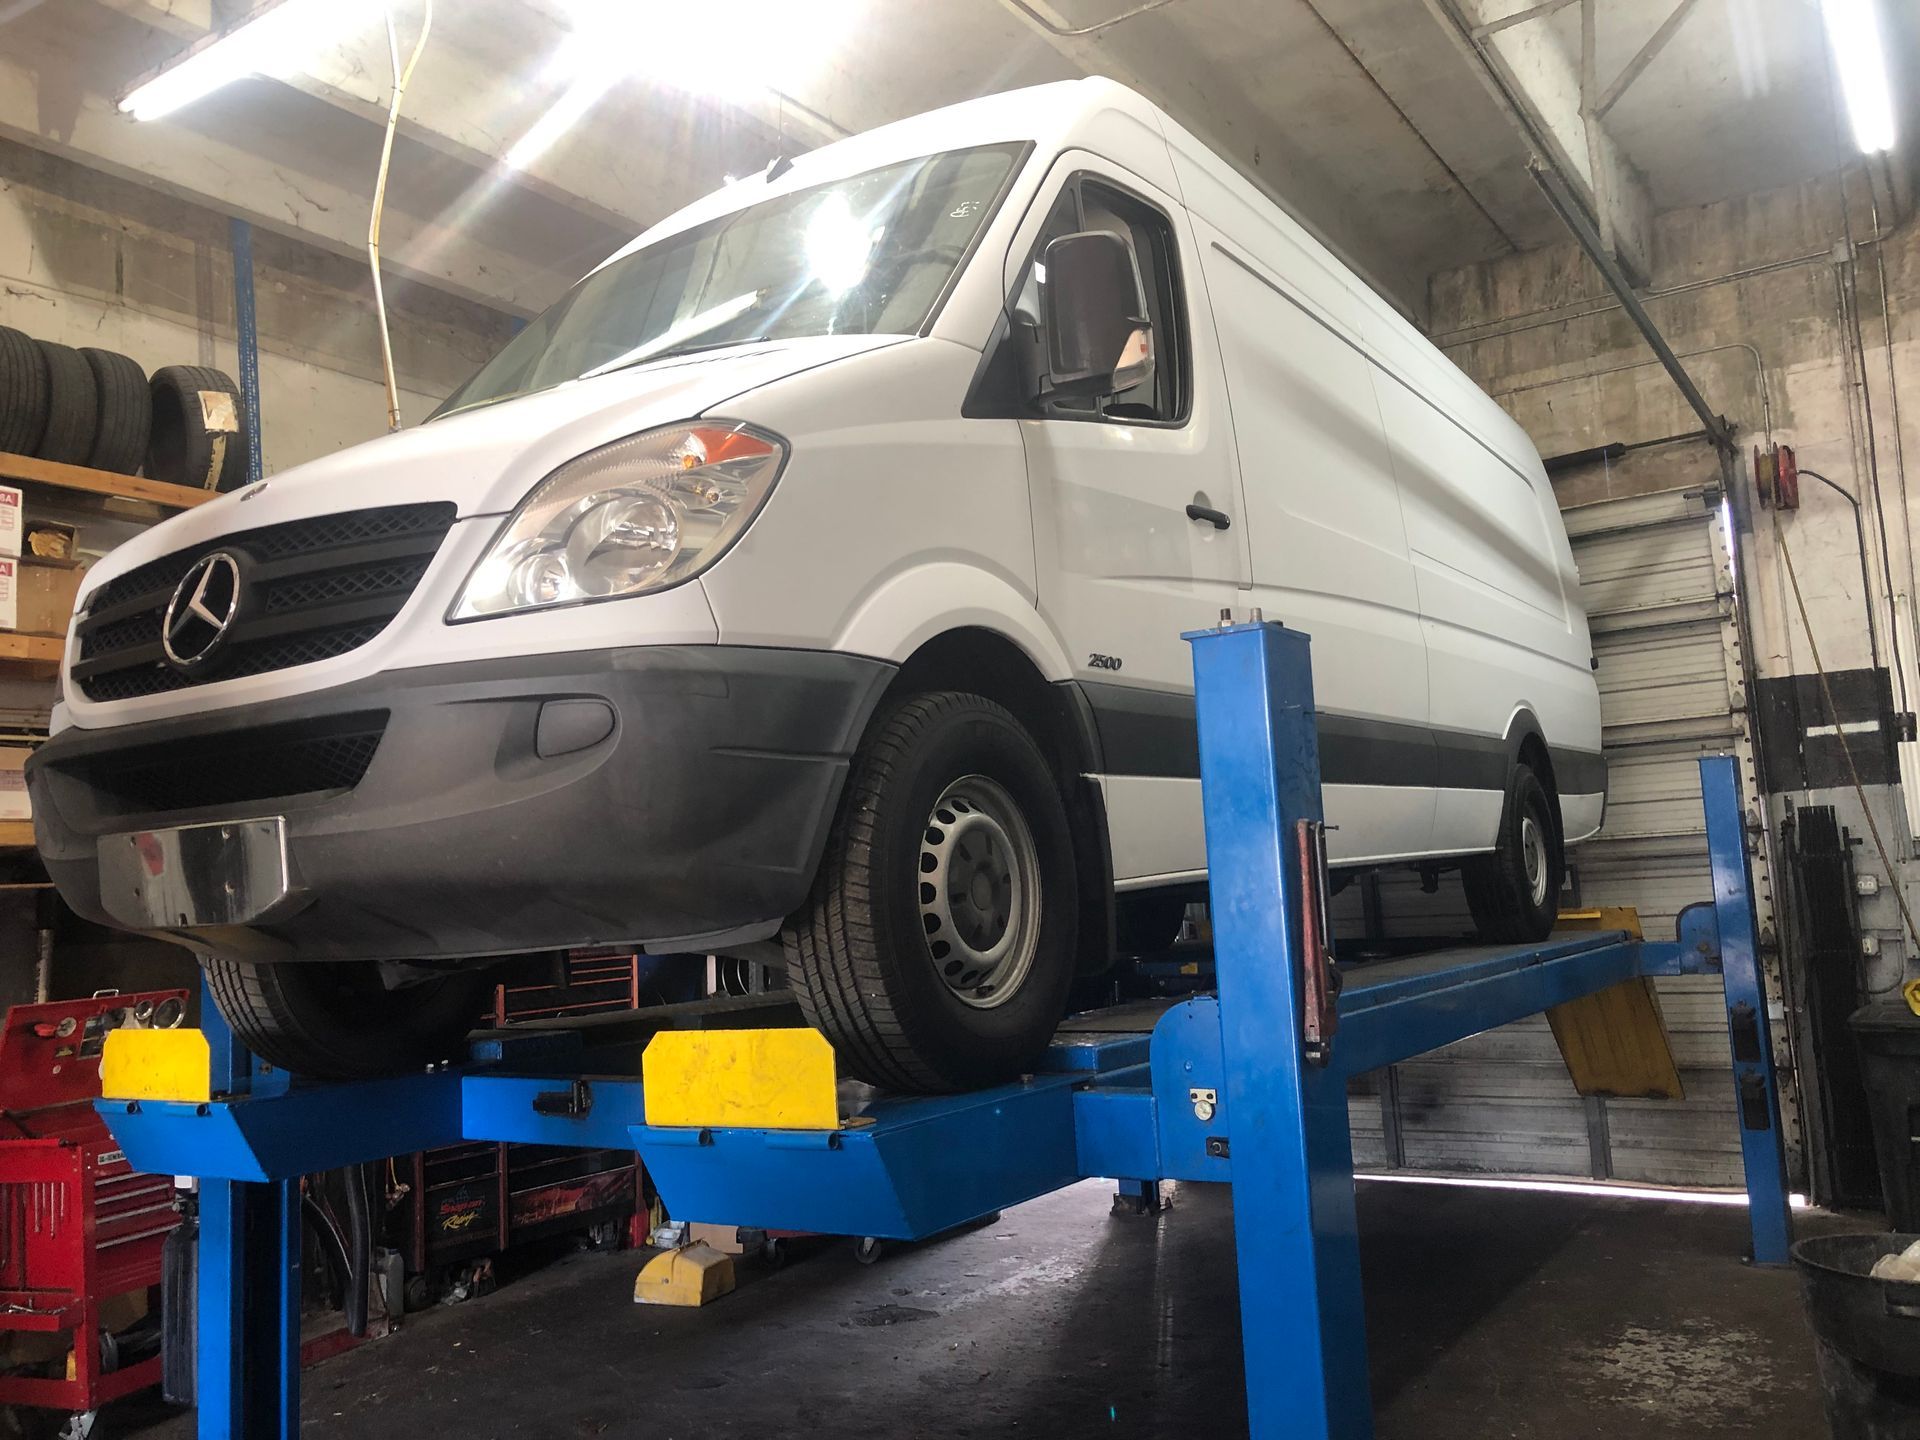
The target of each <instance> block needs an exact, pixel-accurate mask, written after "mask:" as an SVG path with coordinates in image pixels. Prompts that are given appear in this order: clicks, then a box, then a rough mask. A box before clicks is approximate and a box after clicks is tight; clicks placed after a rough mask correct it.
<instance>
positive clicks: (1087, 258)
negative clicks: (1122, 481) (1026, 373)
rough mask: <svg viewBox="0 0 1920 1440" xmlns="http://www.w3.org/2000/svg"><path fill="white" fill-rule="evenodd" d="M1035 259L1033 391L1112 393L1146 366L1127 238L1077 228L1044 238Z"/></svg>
mask: <svg viewBox="0 0 1920 1440" xmlns="http://www.w3.org/2000/svg"><path fill="white" fill-rule="evenodd" d="M1041 264H1042V266H1043V267H1044V269H1043V271H1042V277H1041V281H1040V314H1041V317H1042V324H1041V336H1040V337H1038V338H1040V341H1041V343H1040V344H1039V345H1038V346H1037V347H1036V351H1037V353H1036V354H1035V356H1034V360H1035V361H1036V362H1037V363H1036V364H1035V365H1034V367H1033V368H1034V371H1035V374H1034V376H1033V380H1034V384H1033V391H1034V394H1035V396H1036V397H1037V398H1039V399H1043V400H1044V399H1050V398H1053V397H1055V396H1096V397H1097V396H1107V395H1117V394H1119V393H1120V392H1121V391H1123V390H1130V389H1132V388H1133V387H1134V386H1135V385H1138V384H1140V383H1141V382H1142V381H1143V380H1145V379H1146V378H1147V377H1148V376H1149V375H1151V374H1152V373H1153V363H1154V354H1153V327H1152V325H1151V324H1150V323H1149V322H1148V320H1147V298H1146V290H1145V287H1143V286H1142V285H1141V283H1140V261H1139V258H1138V257H1137V256H1135V254H1134V253H1133V246H1132V245H1131V244H1129V243H1128V242H1127V241H1126V240H1125V239H1123V238H1122V237H1121V236H1119V235H1115V234H1113V233H1112V232H1111V231H1108V230H1082V231H1079V232H1077V233H1076V234H1072V235H1061V236H1058V237H1056V238H1055V239H1053V240H1052V241H1050V242H1049V243H1048V245H1047V248H1046V251H1045V253H1044V254H1043V255H1042V257H1041Z"/></svg>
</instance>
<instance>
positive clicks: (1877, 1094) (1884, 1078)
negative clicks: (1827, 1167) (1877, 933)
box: [1847, 1000, 1920, 1231]
mask: <svg viewBox="0 0 1920 1440" xmlns="http://www.w3.org/2000/svg"><path fill="white" fill-rule="evenodd" d="M1847 1024H1848V1026H1849V1027H1850V1028H1851V1029H1852V1031H1853V1041H1854V1044H1855V1045H1856V1046H1857V1047H1858V1048H1859V1051H1860V1081H1861V1084H1862V1085H1863V1086H1865V1088H1866V1092H1867V1110H1868V1112H1869V1113H1870V1115H1871V1116H1872V1119H1873V1151H1874V1155H1875V1157H1876V1158H1877V1159H1878V1160H1879V1162H1880V1189H1881V1192H1882V1194H1883V1195H1884V1196H1885V1199H1886V1209H1887V1224H1888V1225H1889V1226H1891V1227H1892V1228H1893V1229H1895V1230H1907V1231H1920V1145H1916V1144H1915V1143H1914V1139H1913V1137H1914V1136H1915V1135H1916V1134H1920V1015H1915V1014H1914V1013H1913V1011H1911V1010H1909V1009H1908V1008H1907V1003H1906V1001H1904V1000H1882V1001H1878V1002H1876V1003H1874V1004H1872V1005H1868V1006H1866V1007H1865V1008H1864V1009H1860V1010H1856V1011H1854V1012H1853V1014H1852V1015H1850V1016H1849V1017H1848V1018H1847Z"/></svg>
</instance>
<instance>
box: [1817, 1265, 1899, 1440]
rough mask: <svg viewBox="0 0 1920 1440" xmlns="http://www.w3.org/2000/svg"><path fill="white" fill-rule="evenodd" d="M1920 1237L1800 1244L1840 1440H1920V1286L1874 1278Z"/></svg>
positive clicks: (1830, 1413) (1832, 1421)
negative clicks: (1885, 1258)
mask: <svg viewBox="0 0 1920 1440" xmlns="http://www.w3.org/2000/svg"><path fill="white" fill-rule="evenodd" d="M1916 1240H1920V1235H1901V1234H1882V1235H1822V1236H1818V1237H1816V1238H1814V1239H1811V1240H1802V1241H1801V1242H1800V1243H1799V1244H1797V1245H1795V1246H1794V1247H1793V1263H1794V1265H1795V1267H1796V1268H1797V1269H1798V1270H1799V1271H1800V1280H1801V1285H1802V1288H1803V1290H1804V1292H1805V1295H1806V1302H1807V1320H1808V1322H1809V1323H1810V1324H1811V1325H1812V1326H1813V1335H1814V1340H1815V1342H1816V1344H1817V1345H1818V1347H1819V1353H1820V1385H1821V1389H1822V1391H1823V1392H1824V1398H1825V1400H1826V1407H1827V1423H1828V1424H1829V1425H1830V1426H1831V1427H1832V1428H1833V1436H1834V1440H1920V1284H1915V1285H1903V1284H1899V1283H1897V1282H1894V1281H1890V1280H1874V1279H1872V1278H1870V1277H1869V1275H1868V1272H1869V1271H1870V1270H1872V1269H1873V1262H1874V1261H1876V1260H1878V1259H1879V1258H1880V1257H1881V1256H1882V1255H1897V1254H1899V1253H1900V1252H1901V1251H1902V1250H1905V1249H1906V1248H1907V1247H1908V1246H1909V1245H1911V1244H1913V1243H1914V1241H1916Z"/></svg>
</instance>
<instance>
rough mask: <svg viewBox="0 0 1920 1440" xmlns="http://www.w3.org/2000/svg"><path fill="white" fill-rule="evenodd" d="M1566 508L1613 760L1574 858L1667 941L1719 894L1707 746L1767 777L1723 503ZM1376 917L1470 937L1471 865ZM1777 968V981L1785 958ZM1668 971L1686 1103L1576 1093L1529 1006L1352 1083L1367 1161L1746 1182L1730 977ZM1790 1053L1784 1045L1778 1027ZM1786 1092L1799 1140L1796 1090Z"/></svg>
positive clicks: (1640, 501)
mask: <svg viewBox="0 0 1920 1440" xmlns="http://www.w3.org/2000/svg"><path fill="white" fill-rule="evenodd" d="M1564 513H1565V516H1566V522H1567V532H1568V535H1569V537H1570V538H1571V540H1572V542H1573V551H1574V558H1575V560H1576V561H1577V562H1578V564H1579V567H1580V581H1581V593H1582V596H1583V598H1584V600H1585V602H1586V607H1587V614H1588V618H1589V621H1590V623H1591V625H1592V627H1593V636H1594V653H1595V656H1596V658H1597V659H1598V660H1599V662H1600V666H1599V681H1600V703H1601V719H1602V722H1603V725H1604V737H1603V738H1604V747H1605V750H1606V754H1607V769H1608V783H1607V789H1608V802H1607V816H1606V824H1605V826H1604V827H1603V828H1602V830H1601V832H1600V834H1599V835H1598V836H1597V837H1596V838H1595V839H1593V840H1591V841H1589V842H1587V843H1586V844H1585V845H1582V846H1581V847H1579V849H1578V850H1577V851H1576V852H1575V853H1574V855H1573V857H1572V863H1573V866H1574V868H1575V872H1576V880H1577V883H1578V886H1579V893H1580V898H1581V900H1582V901H1583V902H1584V903H1587V904H1596V905H1632V906H1636V907H1637V908H1638V909H1639V911H1640V916H1641V921H1642V924H1643V926H1644V928H1645V930H1646V933H1647V935H1648V936H1650V937H1655V938H1665V937H1668V936H1670V935H1672V933H1673V924H1674V917H1675V915H1676V914H1677V913H1678V912H1679V911H1680V909H1681V908H1682V907H1684V906H1686V905H1689V904H1691V903H1693V902H1694V901H1696V900H1704V899H1706V898H1708V896H1709V895H1710V894H1711V884H1710V880H1709V873H1708V862H1707V842H1706V824H1705V818H1704V815H1703V812H1702V809H1701V801H1700V777H1699V771H1698V768H1697V761H1698V759H1699V757H1700V756H1701V755H1702V754H1720V753H1726V752H1729V751H1731V752H1732V753H1734V754H1736V755H1738V756H1739V757H1740V759H1741V762H1742V764H1741V770H1742V773H1743V776H1744V778H1745V781H1746V785H1747V793H1748V794H1749V795H1753V794H1755V793H1756V788H1755V784H1754V762H1753V750H1752V744H1751V736H1750V733H1749V729H1748V723H1747V717H1746V713H1745V706H1746V688H1747V685H1746V668H1747V667H1746V666H1745V664H1744V662H1743V655H1742V647H1741V641H1740V627H1739V624H1738V617H1737V612H1736V609H1735V603H1734V595H1735V586H1734V573H1733V562H1732V560H1731V552H1730V551H1729V549H1728V539H1729V536H1728V532H1727V520H1726V515H1725V511H1724V509H1723V508H1722V507H1721V506H1720V504H1719V502H1718V496H1717V495H1715V494H1712V493H1708V494H1705V495H1703V494H1702V493H1701V492H1700V491H1697V490H1696V491H1693V492H1691V493H1687V492H1682V491H1665V492H1661V493H1658V494H1652V495H1643V496H1635V497H1632V498H1630V499H1621V500H1606V501H1601V502H1598V503H1596V504H1591V505H1582V506H1577V507H1574V508H1571V509H1568V510H1567V511H1565V512H1564ZM1755 838H1756V843H1759V837H1755ZM1754 871H1755V873H1754V885H1755V895H1756V897H1757V898H1758V901H1759V905H1760V911H1761V913H1760V924H1761V930H1762V933H1763V934H1767V935H1770V934H1772V933H1774V924H1773V915H1772V885H1771V882H1770V879H1769V875H1768V867H1767V863H1766V857H1765V856H1764V854H1761V855H1758V856H1757V857H1756V860H1755V864H1754ZM1360 888H1361V887H1359V886H1355V887H1353V889H1354V890H1359V889H1360ZM1364 910H1365V897H1364V896H1355V895H1353V894H1352V892H1351V891H1350V892H1349V895H1348V896H1347V897H1343V903H1342V914H1343V919H1344V920H1345V921H1346V922H1347V924H1346V927H1345V928H1348V929H1358V928H1360V927H1361V925H1362V924H1363V923H1364V922H1363V913H1364ZM1382 922H1383V928H1384V931H1385V933H1387V934H1389V935H1396V934H1398V935H1420V934H1433V935H1445V934H1450V933H1451V934H1457V933H1459V932H1460V931H1461V930H1462V929H1463V928H1465V926H1466V910H1465V904H1464V901H1463V900H1462V898H1461V897H1460V894H1459V889H1458V883H1457V881H1454V882H1452V883H1443V884H1442V886H1441V887H1440V889H1439V890H1438V891H1437V892H1435V893H1433V894H1425V893H1423V892H1422V891H1421V889H1420V887H1419V884H1418V882H1417V881H1416V880H1414V879H1412V878H1405V879H1401V878H1397V877H1395V878H1383V879H1382V880H1381V881H1380V883H1379V901H1378V911H1377V919H1376V924H1381V923H1382ZM1770 961H1771V957H1770ZM1774 963H1775V964H1776V966H1777V962H1774ZM1773 980H1774V993H1775V994H1778V993H1779V985H1778V981H1779V977H1778V973H1777V968H1776V969H1775V972H1774V975H1773ZM1658 985H1659V990H1660V998H1661V1004H1662V1008H1663V1009H1664V1011H1665V1014H1666V1019H1667V1026H1668V1029H1669V1031H1670V1032H1671V1034H1672V1037H1673V1043H1674V1050H1675V1054H1676V1056H1677V1058H1678V1060H1679V1063H1680V1067H1681V1075H1682V1079H1683V1080H1684V1082H1685V1084H1686V1091H1687V1098H1686V1099H1685V1100H1684V1101H1680V1102H1677V1103H1676V1102H1664V1101H1644V1100H1585V1099H1582V1097H1581V1096H1579V1095H1578V1094H1576V1093H1575V1092H1574V1089H1573V1086H1572V1084H1571V1083H1570V1082H1569V1080H1568V1078H1567V1073H1566V1069H1565V1067H1564V1066H1563V1065H1562V1063H1561V1061H1560V1054H1559V1050H1558V1048H1557V1047H1556V1046H1555V1044H1554V1042H1553V1036H1552V1034H1551V1032H1550V1031H1549V1030H1548V1028H1547V1024H1546V1021H1545V1019H1544V1018H1535V1019H1532V1020H1528V1021H1523V1022H1521V1023H1519V1024H1516V1025H1509V1026H1506V1027H1504V1028H1503V1029H1500V1030H1496V1031H1490V1032H1488V1033H1487V1034H1485V1035H1479V1036H1475V1037H1474V1038H1473V1039H1471V1040H1466V1041H1462V1042H1461V1043H1460V1044H1458V1045H1454V1046H1450V1047H1449V1048H1448V1049H1446V1050H1443V1051H1439V1052H1436V1053H1435V1054H1433V1055H1430V1056H1423V1057H1422V1058H1421V1059H1419V1060H1416V1061H1412V1062H1409V1063H1407V1064H1404V1065H1399V1066H1396V1067H1394V1069H1393V1070H1392V1071H1391V1072H1384V1073H1382V1074H1379V1075H1376V1076H1372V1077H1368V1080H1367V1081H1366V1082H1363V1084H1362V1085H1361V1086H1357V1087H1356V1091H1355V1094H1354V1096H1353V1118H1354V1144H1355V1153H1356V1158H1357V1159H1359V1160H1360V1161H1361V1163H1363V1164H1374V1165H1381V1166H1387V1167H1391V1168H1404V1169H1409V1170H1433V1171H1455V1172H1458V1171H1490V1172H1508V1173H1528V1174H1549V1175H1570V1176H1572V1175H1578V1176H1591V1177H1597V1178H1605V1179H1616V1180H1632V1181H1642V1182H1649V1183H1656V1184H1668V1185H1696V1186H1722V1185H1726V1186H1737V1185H1739V1184H1740V1183H1741V1168H1740V1146H1739V1136H1738V1133H1737V1130H1736V1123H1735V1115H1734V1098H1733V1084H1732V1074H1731V1067H1730V1063H1729V1056H1728V1051H1727V1039H1726V1021H1725V1014H1724V1009H1723V1006H1722V1001H1721V996H1720V986H1719V982H1718V981H1716V980H1712V979H1701V980H1695V979H1682V980H1662V981H1660V982H1658ZM1778 1053H1780V1054H1781V1055H1782V1056H1784V1055H1785V1054H1786V1053H1787V1052H1786V1049H1785V1047H1784V1043H1781V1044H1780V1045H1779V1047H1778ZM1782 1106H1783V1109H1784V1110H1786V1111H1788V1112H1789V1121H1788V1126H1787V1134H1788V1143H1789V1147H1790V1149H1791V1150H1793V1151H1795V1152H1797V1148H1798V1140H1799V1127H1798V1124H1797V1123H1796V1122H1795V1120H1794V1119H1793V1118H1792V1117H1793V1115H1796V1114H1797V1110H1796V1108H1795V1106H1794V1105H1793V1104H1792V1096H1791V1094H1790V1093H1783V1095H1782Z"/></svg>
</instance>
